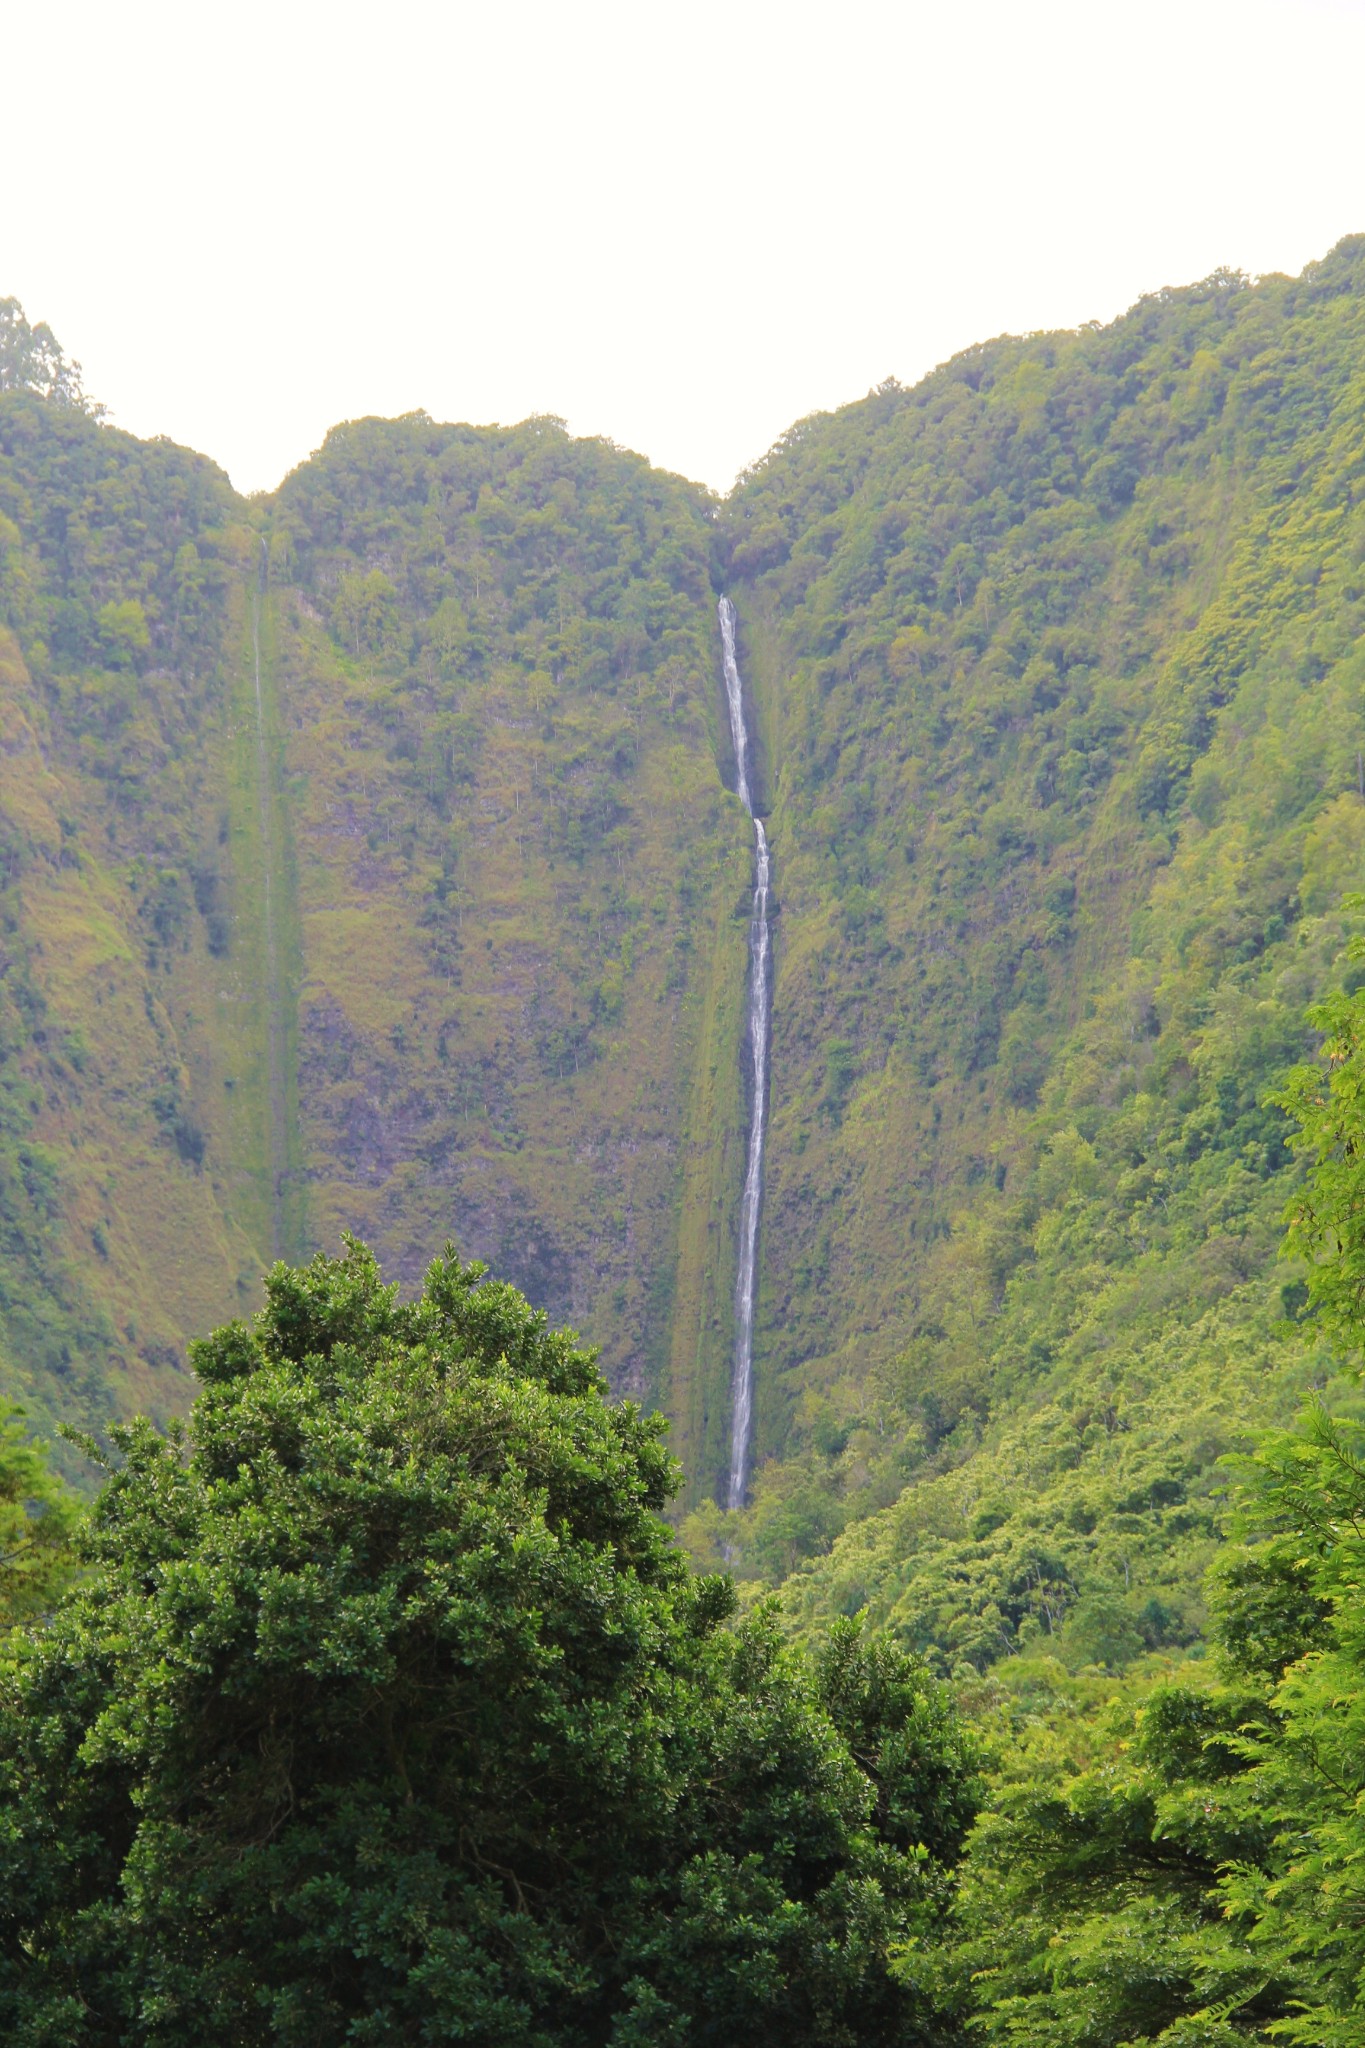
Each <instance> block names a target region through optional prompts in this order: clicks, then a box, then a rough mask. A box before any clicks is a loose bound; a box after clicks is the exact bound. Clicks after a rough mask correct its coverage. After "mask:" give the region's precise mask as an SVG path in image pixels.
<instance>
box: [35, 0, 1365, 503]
mask: <svg viewBox="0 0 1365 2048" xmlns="http://www.w3.org/2000/svg"><path fill="white" fill-rule="evenodd" d="M4 46H5V47H4V66H5V71H6V74H7V79H6V91H5V114H4V127H5V148H4V159H5V161H4V171H3V182H2V183H0V191H2V192H3V200H0V294H4V293H9V292H12V293H15V294H16V295H17V296H18V297H19V298H20V299H21V300H22V301H23V303H24V305H25V308H26V310H27V312H28V314H29V317H30V318H31V319H33V320H40V319H42V320H47V321H48V322H49V323H50V324H51V326H52V327H53V328H54V330H55V331H56V334H57V336H58V339H59V340H60V341H61V342H62V344H63V345H64V347H65V348H66V349H67V351H68V353H70V354H72V355H74V356H76V357H78V358H79V359H80V361H81V362H82V364H83V365H84V368H85V378H86V384H87V387H88V388H89V389H90V390H91V391H93V392H94V393H95V395H96V396H98V397H100V398H102V399H103V400H104V401H105V402H106V403H107V404H108V405H109V406H110V407H111V409H112V411H113V414H114V417H115V419H116V420H117V421H118V423H119V424H120V425H123V426H125V427H128V428H130V429H132V430H133V431H134V432H136V433H139V434H154V433H164V434H169V435H171V436H172V437H173V438H174V439H176V440H178V441H184V442H188V443H189V444H190V445H192V446H194V447H196V448H201V449H203V450H205V451H206V452H207V453H208V454H210V455H213V456H214V457H216V458H217V460H218V461H220V462H221V463H222V464H223V465H224V467H225V468H226V469H227V470H228V471H229V473H230V474H231V476H232V478H233V481H234V482H235V483H236V484H238V485H239V486H240V487H241V488H242V489H245V490H254V489H261V488H269V487H271V486H273V485H274V484H275V483H277V482H278V481H279V479H280V477H281V476H282V475H283V474H284V472H285V471H286V470H287V469H289V468H290V467H292V465H293V464H295V463H296V462H299V461H301V460H302V459H303V458H304V457H305V456H306V455H307V454H308V453H309V451H310V450H311V449H312V448H314V447H316V446H317V444H318V442H319V441H320V440H321V438H322V436H323V434H324V433H325V432H326V430H327V428H328V426H330V425H331V424H332V423H333V422H334V421H336V420H338V419H344V418H355V417H357V416H360V415H362V414H366V413H397V412H405V411H411V410H413V409H414V408H416V407H418V406H423V407H425V408H426V410H427V411H428V412H430V413H433V414H435V415H436V416H437V417H438V418H446V419H467V420H478V421H485V420H504V421H511V420H515V419H519V418H522V417H523V416H524V415H526V414H527V413H530V412H555V413H560V414H562V415H563V416H564V417H565V418H567V420H568V422H569V425H570V426H571V428H573V430H574V431H575V432H578V433H600V434H608V435H610V436H612V438H613V439H615V440H617V441H620V442H624V443H625V444H627V445H628V446H630V447H634V448H638V449H641V450H643V451H644V453H646V454H647V455H649V456H651V457H652V458H653V460H654V461H655V462H658V463H661V464H664V465H665V466H667V467H668V468H671V469H678V470H681V471H684V472H685V473H686V474H688V475H690V476H694V477H698V478H701V479H703V480H704V481H706V482H708V483H711V484H714V485H716V486H718V487H722V488H723V487H725V486H727V485H728V484H729V482H730V480H731V479H732V477H733V476H734V474H735V471H736V470H737V469H738V468H739V467H740V466H741V465H742V464H744V463H746V462H749V461H752V460H753V459H754V458H755V457H757V456H758V455H760V454H761V453H762V452H763V450H764V449H765V448H766V447H767V446H768V445H769V444H770V443H771V442H772V441H773V440H774V439H775V438H776V436H777V435H778V434H780V433H781V432H782V430H783V429H784V428H785V427H786V426H788V425H789V424H790V423H791V422H792V421H793V420H794V419H797V418H799V417H801V416H802V415H803V414H805V413H808V412H811V411H814V410H816V409H820V408H824V407H829V406H833V405H837V404H840V403H841V402H843V401H844V400H847V399H850V398H855V397H858V396H860V395H861V394H862V393H863V392H864V391H866V390H867V389H868V387H869V386H870V385H872V384H874V383H877V382H880V380H881V379H882V378H883V377H886V376H888V375H895V376H898V377H900V378H901V379H902V381H904V382H907V383H908V382H912V381H913V380H914V379H915V378H917V377H918V376H920V375H921V374H922V373H923V372H924V371H925V370H927V369H930V368H931V367H932V366H933V365H934V364H935V363H936V362H940V361H942V360H943V359H944V358H945V357H946V356H949V355H951V354H953V353H954V352H955V351H956V350H958V349H960V348H964V347H966V346H967V345H968V344H969V343H971V342H973V341H978V340H981V339H983V338H985V337H986V336H989V335H992V334H998V333H1001V332H1006V331H1008V332H1019V331H1022V330H1027V329H1030V328H1038V327H1058V326H1071V325H1075V324H1077V323H1078V322H1080V321H1083V320H1088V319H1109V318H1111V317H1112V316H1113V315H1115V314H1116V313H1118V312H1120V311H1122V310H1123V308H1124V307H1125V306H1127V305H1129V304H1130V303H1131V302H1132V301H1133V300H1134V299H1135V298H1137V297H1138V296H1139V295H1140V294H1141V293H1142V292H1145V291H1150V290H1152V289H1154V288H1156V287H1158V286H1161V285H1163V284H1183V283H1187V282H1189V281H1190V280H1191V279H1194V278H1198V277H1202V276H1205V275H1207V273H1208V272H1209V271H1211V270H1213V269H1215V268H1217V267H1218V266H1219V265H1220V264H1228V265H1230V266H1232V267H1234V268H1240V269H1243V270H1247V271H1251V272H1253V273H1261V272H1265V271H1271V270H1290V271H1293V270H1298V269H1300V268H1302V266H1303V264H1304V263H1306V262H1309V261H1311V260H1312V259H1313V258H1315V257H1317V256H1321V255H1322V254H1324V253H1325V251H1326V250H1327V249H1328V248H1330V247H1331V245H1332V244H1333V243H1334V242H1335V241H1337V240H1339V239H1340V237H1341V236H1342V235H1344V234H1347V233H1351V232H1354V231H1359V230H1365V146H1363V145H1362V128H1361V114H1360V95H1361V81H1362V79H1365V0H1176V4H1173V0H1128V4H1126V5H1117V4H1113V5H1111V4H1106V0H1028V4H1025V0H900V4H898V5H897V4H888V0H838V4H836V0H823V4H821V5H819V6H811V5H809V4H807V0H729V4H724V5H721V4H716V0H688V4H687V5H685V6H684V5H678V4H677V0H672V4H668V0H654V4H652V5H651V4H650V0H576V4H573V0H550V4H547V0H502V4H501V5H500V6H496V5H492V4H488V0H485V4H483V5H479V6H474V5H470V4H467V0H449V4H447V5H444V6H436V5H423V4H418V0H386V4H383V5H367V6H358V5H355V4H353V0H326V4H316V5H315V4H301V0H273V4H261V0H242V4H237V5H234V6H232V7H212V8H210V7H198V6H193V5H187V4H186V0H173V4H166V0H117V4H110V0H98V4H91V0H66V4H64V5H63V6H62V7H61V8H59V9H57V10H55V11H49V10H48V9H45V8H41V7H35V6H30V7H27V8H24V9H22V10H20V9H17V8H16V9H14V10H12V11H11V10H7V11H6V22H5V31H4Z"/></svg>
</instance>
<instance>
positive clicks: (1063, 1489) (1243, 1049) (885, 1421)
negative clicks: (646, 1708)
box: [694, 243, 1365, 1664]
mask: <svg viewBox="0 0 1365 2048" xmlns="http://www.w3.org/2000/svg"><path fill="white" fill-rule="evenodd" d="M1363 336H1365V243H1352V244H1346V245H1343V246H1342V247H1341V248H1340V249H1339V250H1337V251H1336V252H1334V254H1333V256H1332V257H1330V258H1329V259H1328V260H1327V261H1326V262H1325V263H1323V264H1321V265H1319V266H1316V267H1315V268H1314V269H1313V270H1311V271H1310V272H1308V273H1307V274H1306V275H1305V277H1304V278H1303V279H1301V280H1297V281H1290V280H1285V279H1270V280H1266V281H1263V282H1262V283H1261V284H1259V285H1257V286H1255V287H1254V288H1253V287H1249V286H1247V285H1246V284H1245V283H1244V282H1242V281H1239V280H1235V279H1214V280H1212V281H1211V282H1210V283H1209V284H1208V285H1205V286H1202V287H1197V288H1195V289H1193V290H1191V291H1187V292H1182V293H1171V294H1167V295H1164V296H1163V297H1162V298H1161V299H1159V300H1154V301H1150V302H1144V304H1142V305H1141V306H1139V307H1137V308H1136V309H1135V310H1134V312H1133V313H1132V314H1130V315H1129V316H1127V318H1126V319H1124V320H1122V321H1120V322H1118V323H1116V325H1115V326H1114V327H1112V328H1109V329H1106V330H1103V331H1094V332H1083V333H1081V334H1079V335H1075V336H1050V337H1040V338H1037V339H1035V340H1031V341H1026V342H1002V343H996V344H992V345H990V346H988V347H987V348H984V349H982V350H979V351H975V352H973V353H972V354H971V355H970V356H968V357H966V358H963V359H961V360H960V361H958V362H956V363H954V364H951V365H949V366H948V367H947V368H946V369H945V370H943V371H941V372H940V373H938V375H937V376H936V377H934V378H932V379H930V380H929V381H928V382H927V383H926V384H925V385H924V386H922V387H920V389H919V390H917V391H916V392H913V393H902V392H897V391H883V392H880V393H877V394H874V396H873V397H872V398H871V399H870V400H869V401H867V402H866V404H865V405H863V406H860V407H853V408H850V409H849V410H848V411H847V412H845V413H843V414H840V415H836V416H835V417H834V418H832V419H830V420H818V421H813V422H811V423H809V424H808V425H807V426H806V427H805V428H803V429H799V430H797V431H796V433H794V434H793V435H792V436H791V437H789V440H788V442H787V443H786V444H784V445H783V446H781V447H779V448H778V449H777V450H775V451H774V452H773V454H772V456H771V457H770V458H769V459H768V460H767V462H766V463H764V464H763V465H760V467H759V469H758V470H757V471H756V472H755V473H754V475H753V476H752V477H751V478H750V479H749V481H748V483H747V484H746V486H745V487H744V489H743V490H742V491H741V493H740V495H739V499H738V502H737V504H736V506H735V507H733V508H732V511H731V514H730V517H731V519H732V528H731V530H732V533H733V545H734V554H733V561H734V564H735V566H736V568H741V569H744V570H745V571H746V572H747V574H748V576H749V579H750V580H749V586H748V594H747V598H746V611H747V617H748V621H749V636H750V647H751V659H752V660H753V661H754V663H755V665H756V667H757V669H758V672H759V674H760V675H761V677H762V678H763V689H764V692H765V701H766V703H767V706H768V731H769V742H768V744H769V753H770V762H771V767H770V784H771V789H772V795H773V828H772V829H773V840H774V845H775V848H776V850H777V859H778V862H779V877H780V888H781V892H782V898H783V910H784V915H783V919H782V924H781V934H782V938H781V949H780V954H779V965H778V987H779V997H778V1009H777V1018H778V1023H777V1044H776V1048H775V1055H774V1062H773V1068H774V1076H775V1097H774V1111H773V1132H774V1158H773V1173H772V1182H771V1194H770V1206H769V1210H768V1217H767V1226H766V1228H767V1237H766V1257H765V1287H766V1294H765V1339H764V1349H763V1362H762V1366H761V1369H760V1387H761V1388H763V1389H764V1390H765V1397H766V1401H767V1408H766V1415H765V1428H766V1440H767V1442H768V1443H769V1445H777V1444H779V1443H780V1444H782V1445H783V1447H784V1448H785V1450H786V1451H787V1453H788V1459H787V1462H786V1463H785V1464H784V1465H783V1466H781V1467H778V1468H774V1469H772V1470H771V1471H770V1472H769V1473H768V1475H767V1478H766V1481H761V1482H760V1488H759V1500H758V1504H757V1506H756V1508H755V1510H754V1511H753V1513H752V1515H751V1516H750V1518H749V1522H748V1525H747V1530H746V1533H745V1536H744V1538H743V1542H744V1545H745V1547H746V1549H747V1555H748V1558H749V1561H750V1565H751V1567H752V1568H754V1569H760V1570H763V1571H766V1572H768V1573H769V1574H771V1573H773V1572H780V1571H781V1570H782V1569H783V1568H784V1567H789V1566H790V1565H791V1564H792V1563H793V1562H795V1561H796V1560H797V1559H798V1558H799V1557H800V1555H801V1553H802V1551H803V1550H807V1551H808V1550H810V1549H812V1548H818V1547H822V1546H823V1544H824V1543H825V1542H827V1541H828V1540H829V1538H830V1537H831V1536H832V1535H834V1534H836V1533H837V1531H838V1529H839V1527H840V1526H841V1524H842V1523H844V1522H845V1521H846V1520H847V1519H849V1518H854V1519H855V1521H856V1526H855V1527H853V1528H850V1529H848V1530H847V1531H846V1533H845V1534H844V1535H843V1536H842V1537H841V1538H840V1539H839V1540H838V1541H837V1543H836V1544H835V1548H834V1551H833V1553H832V1555H831V1556H830V1557H829V1558H828V1559H826V1560H824V1561H823V1562H820V1563H818V1564H816V1565H814V1566H811V1567H809V1568H808V1569H807V1570H806V1571H805V1572H804V1573H803V1575H802V1577H801V1579H800V1580H799V1582H798V1583H797V1585H796V1586H795V1588H794V1589H793V1603H794V1606H795V1608H796V1609H797V1611H798V1612H799V1613H801V1614H803V1615H804V1616H805V1617H807V1619H815V1618H818V1617H819V1616H820V1615H822V1614H827V1613H829V1612H833V1611H838V1610H840V1609H845V1608H850V1607H855V1606H858V1605H860V1604H862V1603H864V1602H865V1601H866V1602H869V1603H870V1604H871V1605H872V1606H873V1608H874V1610H875V1611H877V1612H879V1613H882V1614H894V1615H895V1616H896V1617H897V1619H898V1622H899V1623H900V1624H901V1625H902V1626H903V1627H904V1628H905V1630H906V1631H907V1633H909V1634H910V1635H912V1636H913V1637H915V1638H916V1639H918V1640H921V1641H923V1642H925V1643H928V1644H934V1645H936V1646H937V1647H938V1649H939V1650H940V1651H941V1653H942V1654H944V1655H945V1656H946V1657H948V1659H949V1661H951V1660H952V1659H953V1658H954V1657H961V1658H965V1659H967V1660H968V1661H971V1662H975V1663H977V1664H981V1663H983V1662H987V1661H990V1660H991V1659H992V1658H994V1657H996V1656H999V1655H1001V1654H1003V1653H1004V1652H1006V1651H1008V1650H1011V1649H1013V1648H1015V1647H1017V1646H1019V1645H1020V1644H1021V1643H1023V1642H1026V1641H1027V1640H1029V1638H1030V1636H1031V1634H1032V1633H1033V1632H1034V1631H1041V1632H1042V1633H1044V1634H1046V1635H1048V1636H1049V1637H1056V1638H1057V1639H1058V1640H1059V1641H1060V1640H1063V1638H1064V1634H1065V1631H1066V1630H1067V1629H1070V1630H1071V1631H1072V1634H1071V1636H1070V1637H1065V1640H1066V1641H1067V1642H1068V1643H1069V1644H1070V1646H1071V1648H1070V1650H1069V1652H1068V1654H1071V1653H1072V1652H1074V1655H1075V1656H1077V1657H1082V1656H1083V1655H1084V1654H1085V1646H1086V1644H1089V1645H1090V1646H1091V1654H1095V1653H1094V1644H1095V1643H1097V1642H1104V1643H1108V1645H1109V1651H1110V1653H1111V1654H1112V1655H1115V1656H1118V1657H1119V1660H1120V1661H1123V1660H1124V1658H1126V1657H1130V1656H1132V1655H1133V1654H1136V1653H1137V1652H1138V1651H1140V1650H1141V1649H1142V1648H1144V1647H1153V1646H1156V1645H1160V1644H1172V1643H1176V1644H1178V1643H1180V1642H1184V1641H1189V1640H1191V1639H1192V1638H1193V1637H1194V1635H1195V1634H1196V1633H1197V1630H1198V1626H1199V1620H1200V1614H1199V1602H1198V1595H1197V1586H1198V1579H1199V1572H1200V1569H1201V1568H1202V1564H1203V1562H1204V1561H1205V1560H1206V1558H1207V1556H1208V1554H1209V1549H1210V1546H1211V1544H1212V1542H1213V1540H1214V1533H1215V1521H1216V1515H1215V1506H1214V1502H1213V1501H1212V1500H1211V1499H1210V1494H1211V1490H1212V1489H1213V1487H1214V1485H1215V1483H1216V1475H1215V1473H1214V1470H1213V1462H1214V1460H1215V1459H1216V1457H1217V1456H1218V1455H1219V1453H1220V1452H1221V1451H1222V1450H1224V1449H1226V1448H1227V1447H1228V1446H1229V1445H1230V1444H1231V1443H1232V1442H1234V1441H1236V1440H1238V1438H1239V1436H1240V1435H1241V1434H1242V1433H1244V1431H1245V1429H1246V1428H1247V1426H1248V1425H1249V1424H1251V1423H1254V1422H1259V1421H1263V1420H1267V1419H1270V1418H1271V1417H1272V1416H1275V1415H1277V1414H1281V1413H1283V1412H1284V1410H1285V1408H1286V1406H1287V1405H1292V1404H1293V1402H1294V1400H1295V1398H1296V1396H1297V1393H1298V1392H1299V1391H1300V1390H1301V1388H1302V1385H1303V1383H1304V1379H1305V1375H1306V1371H1307V1368H1306V1367H1305V1365H1304V1364H1303V1362H1302V1359H1301V1358H1300V1357H1299V1356H1298V1354H1297V1353H1296V1351H1295V1350H1294V1349H1293V1347H1289V1346H1287V1345H1286V1343H1285V1341H1284V1337H1283V1333H1282V1322H1283V1318H1284V1315H1285V1306H1286V1301H1287V1303H1288V1306H1289V1307H1290V1308H1291V1309H1292V1308H1293V1306H1294V1303H1295V1298H1296V1297H1295V1295H1294V1291H1293V1286H1292V1276H1291V1275H1289V1274H1287V1273H1286V1271H1285V1270H1284V1269H1283V1268H1277V1266H1276V1261H1275V1248H1276V1245H1277V1242H1278V1237H1279V1218H1280V1214H1281V1211H1282V1209H1283V1206H1284V1203H1285V1201H1286V1199H1287V1197H1288V1195H1289V1193H1290V1191H1291V1188H1292V1185H1293V1178H1294V1173H1293V1169H1292V1167H1291V1166H1290V1164H1289V1161H1288V1156H1287V1153H1286V1150H1285V1147H1284V1143H1283V1128H1282V1121H1281V1118H1280V1116H1279V1113H1278V1111H1276V1110H1274V1109H1273V1108H1266V1107H1265V1106H1264V1096H1265V1092H1266V1090H1267V1089H1268V1088H1270V1087H1271V1086H1272V1085H1273V1083H1274V1081H1275V1080H1276V1078H1277V1076H1278V1075H1279V1074H1280V1073H1281V1072H1282V1071H1283V1069H1284V1067H1285V1066H1286V1065H1287V1064H1288V1063H1289V1062H1290V1061H1292V1060H1293V1059H1295V1058H1297V1057H1299V1056H1300V1055H1301V1053H1302V1051H1303V1050H1304V1048H1305V1047H1306V1045H1307V1043H1308V1040H1307V1035H1306V1032H1305V1027H1304V1024H1303V1010H1304V1006H1305V1004H1306V1003H1307V1002H1308V1000H1309V999H1310V998H1311V997H1312V996H1313V995H1314V994H1315V993H1316V992H1317V991H1319V990H1320V989H1322V988H1324V987H1326V986H1329V985H1331V983H1332V981H1333V979H1334V978H1335V977H1338V976H1339V975H1340V974H1341V973H1342V972H1343V971H1344V970H1343V969H1342V967H1341V965H1340V956H1341V951H1342V945H1343V940H1344V937H1345V936H1346V932H1347V930H1348V928H1349V923H1350V920H1347V921H1346V922H1343V920H1342V918H1341V916H1340V915H1338V905H1339V903H1340V900H1341V897H1342V894H1343V892H1345V891H1349V890H1350V889H1352V888H1358V887H1359V886H1360V885H1361V883H1362V880H1365V859H1363V855H1365V794H1363V792H1365V775H1363V774H1362V769H1361V759H1362V747H1363V746H1365V702H1363V701H1362V685H1363V684H1365V660H1362V655H1361V652H1360V640H1361V634H1362V632H1363V631H1365V568H1363V567H1362V563H1365V508H1361V506H1360V499H1361V494H1362V484H1363V483H1365V437H1363V436H1362V418H1365V374H1362V363H1363V362H1365V356H1363V355H1362V346H1361V343H1362V337H1363ZM1350 971H1352V972H1353V970H1350ZM1286 1283H1289V1288H1290V1291H1289V1294H1288V1295H1287V1297H1286V1296H1284V1295H1283V1288H1284V1286H1285V1284H1286ZM907 1480H908V1481H909V1482H910V1484H909V1488H908V1490H907V1491H906V1492H904V1493H903V1494H901V1493H900V1489H901V1488H902V1486H904V1485H905V1482H906V1481H907ZM897 1495H899V1496H900V1497H899V1498H898V1499H897V1498H895V1497H896V1496H897ZM893 1499H895V1504H894V1505H891V1504H889V1503H890V1502H891V1501H892V1500H893ZM878 1500H881V1501H884V1502H887V1503H888V1504H887V1505H886V1506H885V1507H884V1509H883V1510H882V1512H881V1513H880V1514H878V1515H877V1516H875V1517H874V1518H873V1519H872V1520H871V1521H865V1520H862V1519H860V1518H861V1517H862V1515H863V1513H864V1511H865V1510H866V1509H867V1508H868V1507H869V1506H870V1505H875V1504H876V1502H877V1501H878ZM694 1533H695V1535H696V1538H697V1540H698V1542H699V1543H700V1544H701V1545H702V1546H703V1547H704V1546H705V1544H706V1543H707V1542H708V1541H710V1540H712V1535H711V1532H710V1531H708V1529H706V1528H705V1527H700V1528H698V1529H697V1530H696V1531H695V1532H694ZM732 1540H733V1539H732Z"/></svg>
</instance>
